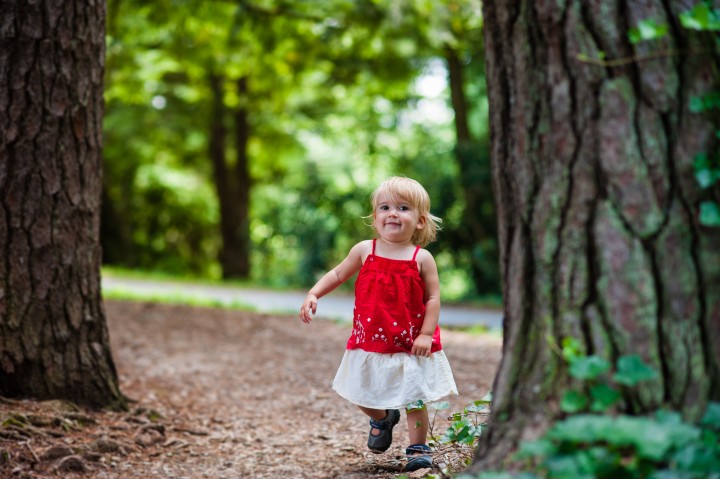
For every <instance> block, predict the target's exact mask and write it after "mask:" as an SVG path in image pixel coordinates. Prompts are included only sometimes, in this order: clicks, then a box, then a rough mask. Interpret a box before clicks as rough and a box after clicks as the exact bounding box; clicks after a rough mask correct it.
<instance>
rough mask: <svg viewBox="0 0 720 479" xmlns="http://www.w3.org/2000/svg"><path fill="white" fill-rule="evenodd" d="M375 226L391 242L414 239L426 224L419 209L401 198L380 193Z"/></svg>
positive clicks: (375, 213) (381, 235)
mask: <svg viewBox="0 0 720 479" xmlns="http://www.w3.org/2000/svg"><path fill="white" fill-rule="evenodd" d="M373 226H374V227H375V231H377V232H378V235H380V237H381V238H382V239H384V240H385V241H388V242H390V243H403V242H408V241H411V240H412V237H413V235H414V234H415V232H416V231H417V230H419V229H422V228H423V226H425V217H424V216H423V217H421V216H420V212H419V211H418V209H417V208H416V207H415V206H413V205H412V204H410V203H408V202H406V201H405V200H403V199H401V198H392V197H389V196H387V195H384V194H380V195H378V198H377V206H376V207H375V212H374V220H373Z"/></svg>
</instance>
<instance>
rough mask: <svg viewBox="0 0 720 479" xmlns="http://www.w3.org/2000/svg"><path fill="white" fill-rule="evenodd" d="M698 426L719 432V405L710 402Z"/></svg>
mask: <svg viewBox="0 0 720 479" xmlns="http://www.w3.org/2000/svg"><path fill="white" fill-rule="evenodd" d="M700 424H701V425H703V426H709V427H711V428H713V429H715V430H717V431H720V403H718V402H711V403H710V404H708V407H707V410H706V411H705V415H704V416H703V418H702V420H701V421H700Z"/></svg>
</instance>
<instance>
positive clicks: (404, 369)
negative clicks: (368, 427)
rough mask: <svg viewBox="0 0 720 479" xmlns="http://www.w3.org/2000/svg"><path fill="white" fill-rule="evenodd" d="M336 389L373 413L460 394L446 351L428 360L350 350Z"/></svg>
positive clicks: (346, 397)
mask: <svg viewBox="0 0 720 479" xmlns="http://www.w3.org/2000/svg"><path fill="white" fill-rule="evenodd" d="M333 389H334V390H335V392H337V393H338V394H339V395H340V396H342V397H343V398H345V399H347V400H348V401H350V402H351V403H353V404H356V405H358V406H363V407H367V408H372V409H402V408H405V407H406V406H407V405H409V404H412V403H414V402H416V401H418V400H422V401H423V402H425V403H428V402H432V401H437V400H439V399H442V398H444V397H445V396H449V395H451V394H457V393H458V392H457V386H456V385H455V379H454V378H453V375H452V370H451V369H450V363H448V360H447V357H446V356H445V353H444V352H443V351H437V352H435V353H433V354H431V355H430V357H429V358H426V357H422V356H414V355H412V354H408V353H393V354H384V353H371V352H367V351H364V350H362V349H348V350H346V351H345V354H344V355H343V358H342V361H341V363H340V367H339V368H338V371H337V374H336V375H335V380H334V381H333Z"/></svg>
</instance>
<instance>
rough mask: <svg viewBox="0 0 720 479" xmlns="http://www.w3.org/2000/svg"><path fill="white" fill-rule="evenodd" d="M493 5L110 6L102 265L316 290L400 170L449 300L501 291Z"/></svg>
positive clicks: (291, 2)
mask: <svg viewBox="0 0 720 479" xmlns="http://www.w3.org/2000/svg"><path fill="white" fill-rule="evenodd" d="M480 8H481V5H480V2H479V1H477V0H455V1H453V0H443V1H436V0H435V1H428V0H404V1H396V2H383V1H371V0H364V1H349V0H328V1H324V2H302V1H299V0H285V1H274V0H254V1H249V0H243V1H233V2H230V1H213V2H201V1H199V0H184V1H183V0H162V1H157V2H151V3H149V4H148V3H146V2H140V1H138V0H110V1H109V2H108V25H107V31H108V41H107V64H106V112H105V145H104V156H105V176H104V185H103V224H102V232H101V237H102V245H103V251H104V262H105V264H106V265H113V266H119V267H124V268H135V269H143V270H161V271H164V272H169V273H172V274H181V275H194V276H200V277H206V278H235V279H243V280H250V281H253V282H255V283H261V284H266V285H270V286H280V287H285V286H298V287H299V286H304V285H308V284H311V283H313V282H314V281H315V279H316V278H317V276H318V275H319V274H321V273H322V272H324V271H325V270H326V269H327V268H329V267H330V266H331V265H332V264H333V263H335V262H337V261H339V260H340V259H342V257H343V256H344V254H346V252H347V250H348V249H349V247H350V246H351V245H352V244H354V243H355V242H357V241H359V240H360V239H363V238H367V237H369V235H370V234H371V231H370V229H369V228H368V227H367V226H365V225H364V221H363V219H362V217H363V216H365V215H367V214H369V213H370V211H369V200H368V198H369V194H370V192H371V191H372V190H373V189H374V188H375V186H376V185H377V184H378V183H379V182H380V181H381V180H382V179H384V178H385V177H386V176H388V175H394V174H401V175H407V176H410V177H413V178H416V179H418V180H419V181H420V182H422V183H423V184H424V185H426V187H427V189H428V191H429V193H430V195H431V198H432V201H433V210H434V213H435V214H437V215H439V216H441V217H442V218H443V219H444V220H445V222H444V230H443V232H442V234H441V235H440V239H439V241H438V242H437V243H435V244H434V245H431V246H430V248H431V249H432V250H433V252H434V254H435V255H436V257H437V260H438V263H439V265H440V267H441V268H442V272H443V283H444V284H443V289H444V296H445V297H446V298H448V299H471V298H476V297H478V296H484V295H488V294H489V295H492V294H497V293H498V292H499V278H498V262H497V241H496V227H495V214H494V208H493V202H492V191H491V182H490V166H489V155H488V152H487V151H488V146H487V144H488V141H487V136H488V131H487V98H486V92H485V72H484V64H483V63H484V62H483V58H482V49H483V42H482V16H481V13H480ZM468 204H469V205H471V207H469V208H468V207H467V205H468Z"/></svg>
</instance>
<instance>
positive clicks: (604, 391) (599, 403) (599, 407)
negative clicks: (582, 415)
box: [590, 384, 620, 412]
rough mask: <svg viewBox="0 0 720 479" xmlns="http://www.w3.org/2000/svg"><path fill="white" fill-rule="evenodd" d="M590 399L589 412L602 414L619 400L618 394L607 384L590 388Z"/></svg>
mask: <svg viewBox="0 0 720 479" xmlns="http://www.w3.org/2000/svg"><path fill="white" fill-rule="evenodd" d="M590 397H591V398H592V400H593V401H592V404H591V405H590V410H591V411H593V412H604V411H607V410H608V409H609V408H611V407H612V406H614V405H615V404H616V403H617V402H618V401H619V400H620V393H619V392H617V391H616V390H615V389H613V388H611V387H610V386H608V385H607V384H597V385H595V386H593V387H591V388H590Z"/></svg>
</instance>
